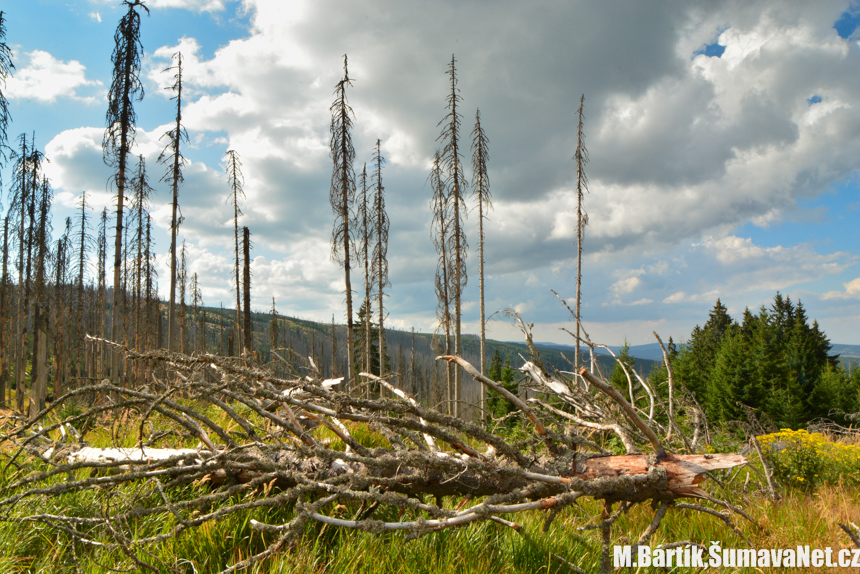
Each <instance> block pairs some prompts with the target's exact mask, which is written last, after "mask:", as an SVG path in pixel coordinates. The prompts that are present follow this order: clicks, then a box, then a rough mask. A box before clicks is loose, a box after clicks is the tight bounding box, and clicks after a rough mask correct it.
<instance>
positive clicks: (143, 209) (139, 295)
mask: <svg viewBox="0 0 860 574" xmlns="http://www.w3.org/2000/svg"><path fill="white" fill-rule="evenodd" d="M131 188H132V191H133V193H134V195H133V197H132V209H133V211H132V213H133V219H134V250H135V253H134V286H133V288H134V293H133V295H134V305H135V323H134V331H135V347H136V348H138V349H141V348H142V345H143V344H144V341H143V330H144V329H143V326H144V323H145V322H146V321H147V318H146V315H145V311H144V309H143V299H144V297H145V293H144V287H143V286H144V283H145V281H146V278H145V274H146V269H147V264H148V263H147V261H146V260H145V259H144V252H145V251H146V245H145V243H146V217H147V215H149V198H150V196H151V195H152V192H153V191H155V190H154V189H152V186H150V185H149V179H148V177H147V175H146V159H145V158H144V157H143V156H142V155H141V156H139V158H138V163H137V173H136V174H135V176H134V178H133V179H132V180H131ZM129 227H130V226H129Z"/></svg>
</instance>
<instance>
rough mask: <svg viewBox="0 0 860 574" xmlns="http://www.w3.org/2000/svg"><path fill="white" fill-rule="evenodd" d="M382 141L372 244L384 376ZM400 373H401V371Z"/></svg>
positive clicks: (377, 156)
mask: <svg viewBox="0 0 860 574" xmlns="http://www.w3.org/2000/svg"><path fill="white" fill-rule="evenodd" d="M381 144H382V142H381V141H380V140H378V139H377V140H376V150H375V151H374V153H373V163H374V167H375V169H374V171H373V222H374V234H373V235H374V239H375V240H376V241H375V243H374V245H373V270H374V273H373V275H374V279H375V280H376V296H377V307H378V310H379V376H380V377H385V372H384V368H385V357H384V356H383V355H384V353H385V327H384V318H385V312H384V311H385V307H384V305H383V296H384V293H385V287H386V286H387V285H390V283H389V281H388V229H389V224H390V222H389V221H388V214H387V213H386V211H385V187H384V186H383V185H382V166H383V165H384V164H385V158H384V157H382V147H381ZM401 374H402V373H401Z"/></svg>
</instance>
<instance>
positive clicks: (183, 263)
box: [176, 240, 189, 354]
mask: <svg viewBox="0 0 860 574" xmlns="http://www.w3.org/2000/svg"><path fill="white" fill-rule="evenodd" d="M187 258H188V255H187V252H186V250H185V241H184V240H183V241H182V245H181V246H180V247H179V271H178V277H177V281H176V282H177V283H178V285H179V311H177V313H176V320H177V323H179V325H178V326H179V350H180V351H182V352H183V353H185V354H188V345H189V340H188V305H187V302H186V300H185V298H186V291H187V287H188V261H187Z"/></svg>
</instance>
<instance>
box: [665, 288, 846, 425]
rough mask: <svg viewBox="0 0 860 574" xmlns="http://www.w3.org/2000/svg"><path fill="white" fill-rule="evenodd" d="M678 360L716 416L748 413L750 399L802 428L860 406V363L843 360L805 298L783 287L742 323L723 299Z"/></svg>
mask: <svg viewBox="0 0 860 574" xmlns="http://www.w3.org/2000/svg"><path fill="white" fill-rule="evenodd" d="M673 366H674V371H675V374H676V376H677V377H678V379H679V380H680V382H681V383H682V384H683V385H685V386H686V387H687V388H688V389H689V390H690V391H692V393H693V394H694V395H695V397H696V399H697V400H698V402H699V403H700V404H701V405H702V406H703V407H704V409H705V412H706V413H707V415H708V418H709V420H711V421H735V420H741V421H746V416H745V414H744V409H743V406H742V405H745V406H747V407H752V408H753V409H755V410H757V411H759V412H760V413H761V414H763V415H764V416H765V417H766V419H769V420H770V421H772V422H773V423H774V424H775V425H777V427H778V428H783V427H787V428H793V429H797V428H801V427H804V426H805V425H806V423H807V422H809V421H811V420H813V419H815V418H819V417H827V418H831V419H833V420H836V421H837V422H844V414H845V413H853V412H857V411H858V410H860V371H858V370H857V369H853V370H852V371H851V372H849V371H848V370H847V369H846V368H845V367H844V366H843V365H842V364H840V362H839V360H838V356H836V355H833V354H831V344H830V341H829V340H828V338H827V336H826V335H825V333H824V332H823V331H822V330H821V329H820V327H819V326H818V322H817V321H813V322H812V325H810V324H809V319H808V318H807V316H806V311H805V309H804V308H803V305H802V304H801V303H800V302H798V303H797V305H795V304H793V303H792V302H791V300H790V299H789V298H788V297H783V296H782V295H781V294H780V293H777V294H776V296H775V297H774V302H773V304H772V305H771V307H770V308H766V307H764V306H762V307H761V309H759V312H758V314H757V315H754V314H753V313H752V312H750V310H749V309H747V310H745V311H744V314H743V319H742V321H741V322H740V323H738V322H736V321H735V320H733V319H732V318H731V317H730V316H729V314H728V309H727V308H726V306H725V305H723V304H722V303H721V302H720V301H719V300H717V303H716V305H715V306H714V308H713V310H711V312H710V316H709V318H708V321H707V322H706V323H705V325H704V327H701V328H700V327H698V326H696V328H695V329H693V333H692V334H691V336H690V341H689V342H688V343H687V344H686V345H682V346H681V348H680V351H679V354H678V356H677V357H676V358H675V359H674V360H673Z"/></svg>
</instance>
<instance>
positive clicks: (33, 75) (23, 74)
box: [4, 50, 102, 103]
mask: <svg viewBox="0 0 860 574" xmlns="http://www.w3.org/2000/svg"><path fill="white" fill-rule="evenodd" d="M24 56H25V59H26V61H27V64H26V65H25V66H23V67H20V65H19V69H18V70H16V71H15V74H14V75H13V76H12V77H10V78H9V79H7V80H6V89H5V90H4V95H6V97H7V98H9V99H11V100H15V99H21V100H24V99H29V100H36V101H38V102H41V103H53V102H55V101H57V99H58V98H72V99H76V100H84V101H87V102H94V101H96V98H95V97H81V96H79V95H78V94H77V90H78V89H79V88H81V87H85V86H101V85H102V83H101V82H100V81H98V80H88V79H87V77H86V68H85V67H84V65H83V64H81V63H80V62H79V61H77V60H69V61H68V62H64V61H62V60H58V59H57V58H55V57H54V56H52V55H51V54H49V53H48V52H45V51H43V50H33V51H32V52H27V53H26V54H25V55H24Z"/></svg>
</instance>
